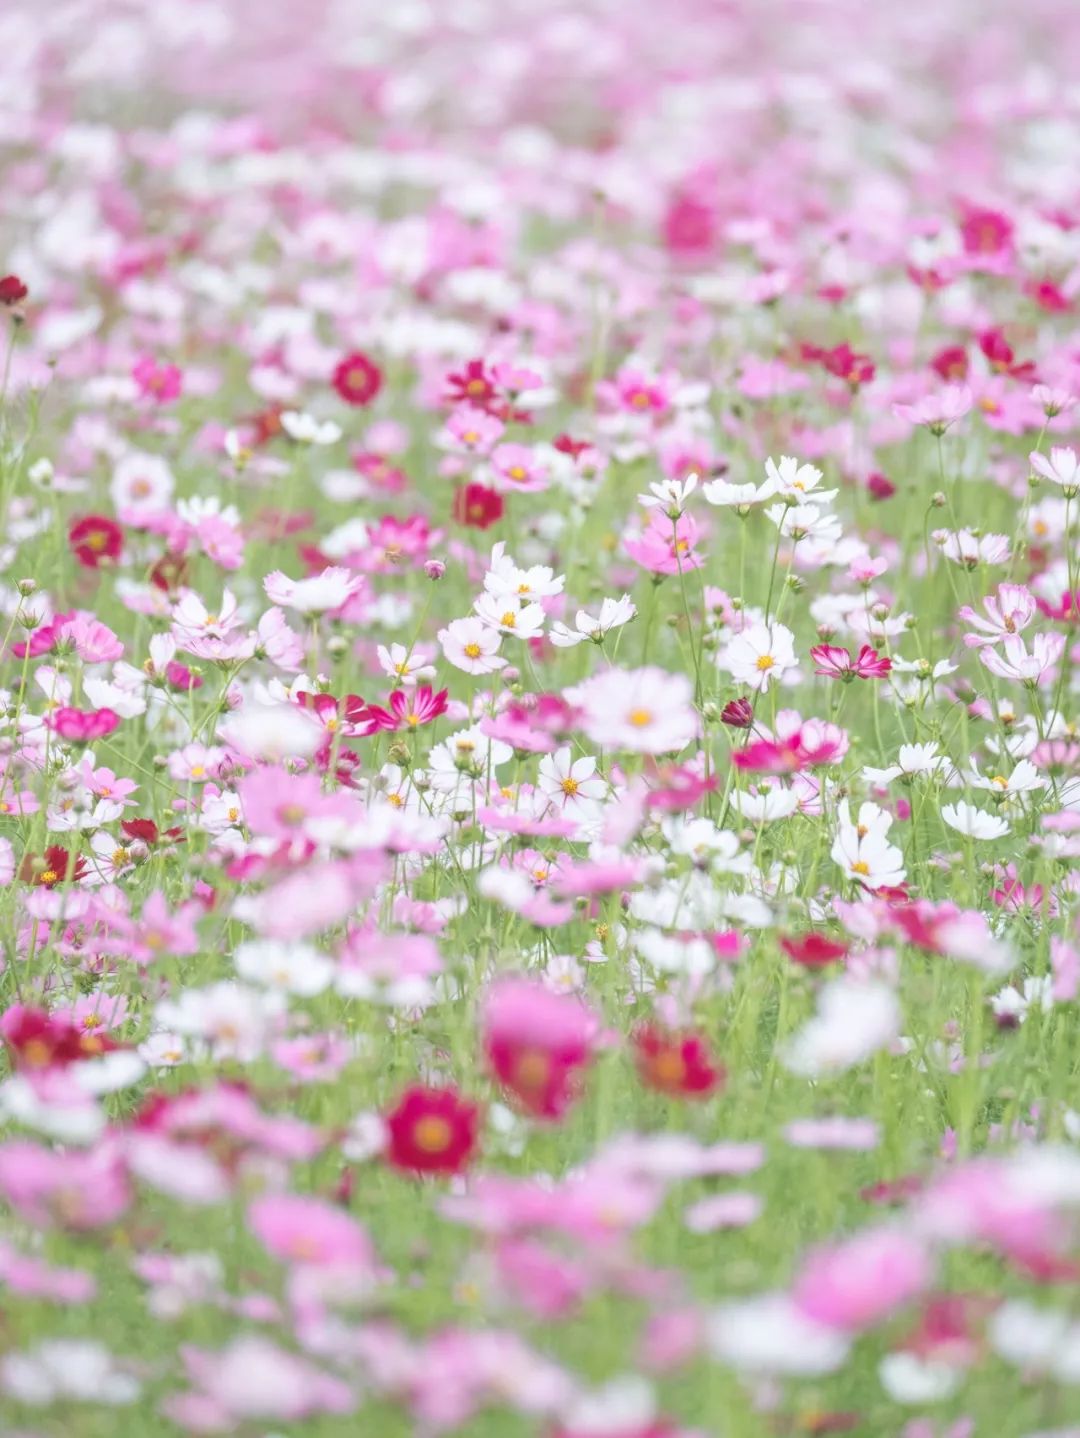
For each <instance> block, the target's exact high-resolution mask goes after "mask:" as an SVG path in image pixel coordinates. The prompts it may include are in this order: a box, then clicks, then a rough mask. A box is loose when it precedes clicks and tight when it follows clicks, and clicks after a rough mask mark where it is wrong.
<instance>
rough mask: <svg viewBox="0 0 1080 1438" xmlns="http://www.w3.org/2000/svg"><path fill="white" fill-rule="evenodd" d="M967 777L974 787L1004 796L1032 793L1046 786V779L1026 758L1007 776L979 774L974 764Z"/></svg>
mask: <svg viewBox="0 0 1080 1438" xmlns="http://www.w3.org/2000/svg"><path fill="white" fill-rule="evenodd" d="M968 778H969V780H970V782H971V784H972V785H973V786H974V787H975V788H976V789H987V790H989V792H990V793H991V794H1001V795H1006V796H1014V795H1016V794H1032V793H1035V792H1037V791H1038V790H1039V789H1045V788H1046V780H1045V779H1044V778H1043V777H1042V776H1041V775H1040V773H1039V771H1038V769H1036V767H1035V765H1034V764H1032V763H1030V762H1029V760H1027V759H1021V760H1020V762H1019V764H1017V765H1016V767H1015V769H1013V771H1012V773H1011V774H1010V775H1009V776H1008V778H1006V777H1005V775H1003V774H980V772H979V770H978V768H977V767H976V766H975V765H974V764H973V765H972V768H971V773H970V774H969V776H968Z"/></svg>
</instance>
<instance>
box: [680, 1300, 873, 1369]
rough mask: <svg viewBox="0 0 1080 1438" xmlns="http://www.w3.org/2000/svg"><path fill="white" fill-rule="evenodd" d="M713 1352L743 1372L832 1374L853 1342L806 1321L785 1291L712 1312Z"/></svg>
mask: <svg viewBox="0 0 1080 1438" xmlns="http://www.w3.org/2000/svg"><path fill="white" fill-rule="evenodd" d="M707 1342H708V1347H709V1351H710V1352H711V1353H712V1355H713V1357H714V1358H717V1359H719V1360H720V1362H721V1363H727V1364H730V1365H731V1367H733V1368H736V1369H738V1370H739V1372H741V1373H751V1374H767V1375H777V1376H780V1375H784V1374H793V1375H806V1376H808V1377H813V1376H815V1375H818V1374H822V1373H832V1372H834V1371H835V1370H836V1369H837V1368H839V1367H840V1366H841V1364H843V1362H844V1360H845V1359H846V1358H847V1355H848V1349H849V1348H850V1346H851V1345H850V1340H849V1339H848V1338H846V1337H845V1336H844V1334H842V1333H839V1332H837V1331H836V1330H835V1329H832V1328H824V1327H822V1326H821V1325H820V1324H818V1323H815V1322H814V1321H813V1320H812V1319H810V1318H807V1317H805V1316H804V1315H803V1314H802V1313H800V1311H799V1310H798V1309H797V1308H796V1307H795V1304H794V1302H793V1300H792V1299H791V1298H790V1297H789V1296H788V1295H787V1294H786V1293H759V1294H755V1295H754V1296H753V1297H751V1298H741V1299H735V1300H733V1301H732V1302H730V1303H724V1304H721V1305H720V1307H718V1308H715V1309H713V1311H712V1313H711V1315H710V1316H709V1320H708V1337H707Z"/></svg>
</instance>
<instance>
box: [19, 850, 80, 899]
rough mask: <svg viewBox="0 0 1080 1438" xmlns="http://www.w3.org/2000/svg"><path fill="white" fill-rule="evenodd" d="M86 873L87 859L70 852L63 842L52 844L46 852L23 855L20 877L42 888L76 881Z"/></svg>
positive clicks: (52, 887)
mask: <svg viewBox="0 0 1080 1438" xmlns="http://www.w3.org/2000/svg"><path fill="white" fill-rule="evenodd" d="M85 873H86V860H85V859H84V858H82V857H81V856H80V855H77V854H70V853H69V852H68V851H67V849H65V848H64V846H63V844H50V845H49V847H48V848H47V849H46V850H45V852H44V854H30V853H26V854H24V855H23V859H22V863H21V864H20V865H19V878H20V879H22V880H23V882H24V883H27V884H35V885H37V886H38V887H39V888H42V889H54V888H55V887H56V885H57V884H62V883H64V882H65V880H67V881H69V882H72V883H74V881H75V880H76V879H81V878H82V877H83V875H84V874H85Z"/></svg>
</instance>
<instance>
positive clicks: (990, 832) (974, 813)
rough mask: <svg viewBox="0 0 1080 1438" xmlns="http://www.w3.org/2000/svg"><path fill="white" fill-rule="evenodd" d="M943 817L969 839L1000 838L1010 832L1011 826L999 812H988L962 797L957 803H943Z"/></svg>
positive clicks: (952, 827)
mask: <svg viewBox="0 0 1080 1438" xmlns="http://www.w3.org/2000/svg"><path fill="white" fill-rule="evenodd" d="M941 817H942V818H943V819H944V820H945V822H946V824H948V826H949V828H950V829H955V830H956V831H957V833H958V834H964V835H966V836H967V837H968V838H969V839H1000V838H1001V837H1002V836H1003V835H1005V834H1007V833H1008V832H1009V826H1008V824H1007V823H1006V822H1005V820H1004V819H1002V818H1000V817H999V816H998V815H997V814H990V813H987V811H986V810H985V809H979V808H977V807H976V806H975V805H974V804H968V803H966V802H965V800H963V799H961V800H959V801H958V802H957V803H955V804H943V805H942V808H941Z"/></svg>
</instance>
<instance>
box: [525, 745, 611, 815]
mask: <svg viewBox="0 0 1080 1438" xmlns="http://www.w3.org/2000/svg"><path fill="white" fill-rule="evenodd" d="M536 782H537V787H538V788H540V789H541V790H542V791H543V792H544V793H545V794H546V795H547V796H548V797H549V798H550V800H551V802H552V803H553V804H554V805H556V806H557V807H560V808H563V809H570V810H575V809H581V808H583V807H587V806H588V805H589V803H590V801H595V800H599V799H603V797H604V795H605V794H606V793H607V788H608V786H607V781H606V780H604V779H602V778H601V777H600V776H599V774H597V772H596V760H595V759H594V758H593V757H592V755H591V754H586V755H583V757H582V758H580V759H571V756H570V746H569V745H565V746H564V747H563V748H562V749H556V751H555V753H554V754H545V755H544V757H543V758H542V759H541V760H540V768H539V772H538V776H537V781H536Z"/></svg>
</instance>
